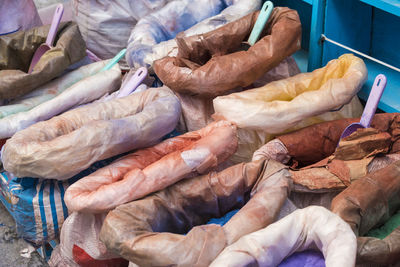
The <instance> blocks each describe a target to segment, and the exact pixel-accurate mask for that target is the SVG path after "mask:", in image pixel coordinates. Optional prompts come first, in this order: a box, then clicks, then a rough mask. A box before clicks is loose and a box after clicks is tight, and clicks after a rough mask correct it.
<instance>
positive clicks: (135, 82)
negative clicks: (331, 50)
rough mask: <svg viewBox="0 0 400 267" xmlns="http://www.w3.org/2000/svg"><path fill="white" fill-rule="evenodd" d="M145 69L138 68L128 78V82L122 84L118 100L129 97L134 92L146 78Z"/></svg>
mask: <svg viewBox="0 0 400 267" xmlns="http://www.w3.org/2000/svg"><path fill="white" fill-rule="evenodd" d="M146 76H147V69H146V68H145V67H141V68H139V69H138V70H137V71H136V72H135V73H134V74H133V75H132V77H130V79H129V81H127V82H126V83H125V84H124V87H122V88H121V89H120V92H119V94H118V96H117V97H118V98H120V97H125V96H128V95H130V94H131V93H132V92H133V91H135V90H136V87H138V86H139V84H140V83H141V82H142V81H143V80H144V78H146Z"/></svg>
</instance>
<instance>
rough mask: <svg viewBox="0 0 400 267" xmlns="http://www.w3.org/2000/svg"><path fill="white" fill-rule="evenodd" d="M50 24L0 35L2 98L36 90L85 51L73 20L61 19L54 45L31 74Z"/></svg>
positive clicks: (81, 56) (79, 57) (9, 97)
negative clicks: (34, 60)
mask: <svg viewBox="0 0 400 267" xmlns="http://www.w3.org/2000/svg"><path fill="white" fill-rule="evenodd" d="M49 27H50V25H46V26H42V27H39V28H33V29H31V30H28V31H19V32H16V33H13V34H8V35H4V36H0V100H1V99H13V98H16V97H19V96H22V95H24V94H27V93H29V92H31V91H33V90H34V89H35V88H37V87H38V86H40V85H42V84H45V83H46V82H48V81H50V80H51V79H53V78H55V77H57V76H59V75H60V74H61V73H62V72H63V71H64V70H65V69H66V68H67V67H68V66H69V65H71V64H73V63H75V62H77V61H79V60H80V59H82V58H83V57H85V55H86V46H85V42H84V41H83V39H82V36H81V34H80V32H79V28H78V26H77V25H76V24H75V23H74V22H66V23H61V24H60V26H59V27H58V31H57V35H56V38H55V42H54V43H55V47H53V48H52V49H50V50H49V51H47V52H46V53H45V54H44V55H43V56H42V57H41V59H40V60H39V62H38V63H37V64H36V66H35V68H34V69H33V72H32V73H31V74H28V73H27V72H28V69H29V65H30V63H31V60H32V57H33V54H34V53H35V51H36V49H37V48H38V47H39V46H40V44H42V43H45V42H46V37H47V34H48V31H49Z"/></svg>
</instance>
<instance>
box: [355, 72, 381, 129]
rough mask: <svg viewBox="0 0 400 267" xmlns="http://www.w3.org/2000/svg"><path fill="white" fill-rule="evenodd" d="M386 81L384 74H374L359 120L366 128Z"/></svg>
mask: <svg viewBox="0 0 400 267" xmlns="http://www.w3.org/2000/svg"><path fill="white" fill-rule="evenodd" d="M386 82H387V80H386V76H385V75H383V74H379V75H378V76H376V78H375V81H374V85H373V86H372V89H371V92H370V93H369V97H368V100H367V104H366V105H365V108H364V112H363V114H362V116H361V120H360V124H361V125H362V126H363V127H364V128H368V127H369V126H370V124H371V121H372V118H373V117H374V115H375V111H376V108H377V107H378V103H379V101H380V99H381V97H382V94H383V91H384V90H385V87H386Z"/></svg>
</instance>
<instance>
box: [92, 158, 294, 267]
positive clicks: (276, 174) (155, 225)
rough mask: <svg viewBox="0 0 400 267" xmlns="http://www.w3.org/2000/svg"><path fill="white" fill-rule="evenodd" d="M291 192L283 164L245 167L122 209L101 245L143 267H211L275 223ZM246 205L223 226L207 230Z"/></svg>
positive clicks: (109, 220) (176, 187)
mask: <svg viewBox="0 0 400 267" xmlns="http://www.w3.org/2000/svg"><path fill="white" fill-rule="evenodd" d="M290 187H291V181H290V176H289V175H288V171H287V169H286V167H285V166H284V165H282V164H280V163H277V162H275V161H268V160H267V161H265V160H260V161H256V162H250V163H241V164H238V165H235V166H232V167H230V168H228V169H225V170H224V171H222V172H219V173H216V172H211V173H209V174H207V175H203V176H199V177H196V178H192V179H188V180H184V181H181V182H179V183H177V184H175V185H173V186H170V187H168V188H166V189H164V190H162V191H159V192H157V193H155V194H152V195H150V196H148V197H146V198H143V199H141V200H137V201H133V202H130V203H128V204H124V205H121V206H119V207H117V208H116V209H115V210H113V211H111V212H110V213H109V214H108V216H107V217H106V220H105V221H104V224H103V227H102V229H101V233H100V240H101V241H102V242H103V243H104V244H105V245H106V246H107V248H108V249H109V250H110V251H112V252H113V253H117V254H119V255H121V256H122V257H124V258H126V259H128V260H129V261H131V262H133V263H135V264H137V265H139V266H142V267H144V266H208V265H209V264H210V263H211V261H212V260H213V259H214V258H215V257H216V256H217V255H218V254H219V253H220V252H221V251H222V249H223V248H224V247H226V246H227V245H229V244H231V243H233V242H235V241H236V240H237V239H239V238H240V237H241V236H243V235H245V234H248V233H251V232H253V231H256V230H258V229H261V228H263V227H266V226H267V225H269V224H271V223H272V222H274V221H275V220H276V219H277V216H278V214H279V212H280V209H281V207H282V206H283V204H284V202H285V200H286V199H287V196H288V194H289V192H290ZM250 196H252V197H251V198H250ZM249 198H250V200H249V202H248V203H247V204H246V205H244V204H245V203H246V201H247V200H248V199H249ZM243 205H244V207H243V208H242V209H241V210H240V211H239V212H238V213H237V214H235V215H234V216H233V217H232V218H231V220H230V221H229V222H228V223H227V224H225V225H224V226H222V227H221V226H219V225H215V224H209V225H202V224H204V223H206V222H207V221H208V220H209V219H210V218H213V217H220V216H222V215H224V214H225V213H227V212H228V211H230V210H232V209H234V208H238V207H241V206H243Z"/></svg>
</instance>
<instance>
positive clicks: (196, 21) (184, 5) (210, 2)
mask: <svg viewBox="0 0 400 267" xmlns="http://www.w3.org/2000/svg"><path fill="white" fill-rule="evenodd" d="M260 7H261V0H199V1H195V2H193V1H190V0H175V1H170V2H169V3H168V4H167V5H165V6H164V7H162V8H160V9H159V10H157V11H155V12H153V13H151V14H149V15H147V16H145V17H143V18H142V19H141V20H139V21H138V23H137V24H136V26H135V27H134V28H133V30H132V32H131V36H130V37H129V40H128V46H127V53H126V60H127V62H128V64H129V66H131V67H134V68H138V67H141V66H146V67H151V66H152V65H153V62H154V61H155V60H157V59H161V58H163V57H165V56H167V55H169V54H170V53H171V54H176V48H177V43H176V40H175V39H174V38H175V36H176V35H177V34H178V33H179V32H181V33H180V35H186V36H190V35H194V34H201V33H205V32H208V31H211V30H214V29H216V28H218V27H221V26H222V25H224V24H226V23H229V22H231V21H234V20H236V19H238V18H240V17H242V16H245V15H247V14H248V13H250V12H253V11H256V10H257V9H259V8H260ZM171 25H173V26H171Z"/></svg>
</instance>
